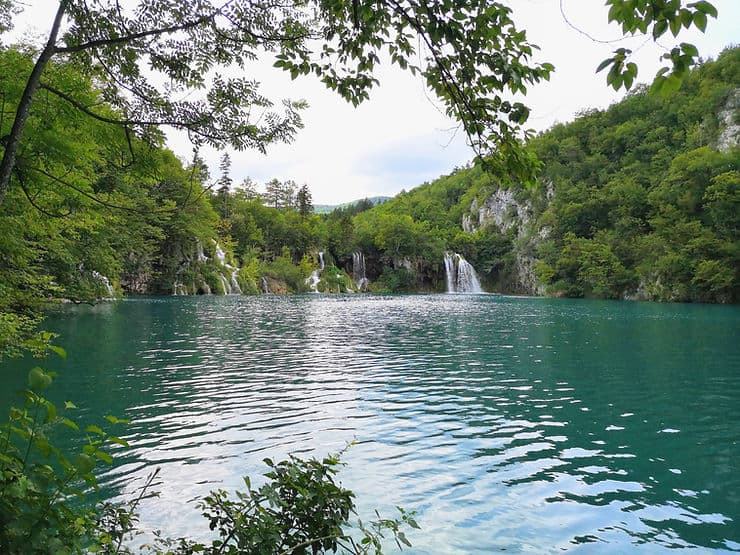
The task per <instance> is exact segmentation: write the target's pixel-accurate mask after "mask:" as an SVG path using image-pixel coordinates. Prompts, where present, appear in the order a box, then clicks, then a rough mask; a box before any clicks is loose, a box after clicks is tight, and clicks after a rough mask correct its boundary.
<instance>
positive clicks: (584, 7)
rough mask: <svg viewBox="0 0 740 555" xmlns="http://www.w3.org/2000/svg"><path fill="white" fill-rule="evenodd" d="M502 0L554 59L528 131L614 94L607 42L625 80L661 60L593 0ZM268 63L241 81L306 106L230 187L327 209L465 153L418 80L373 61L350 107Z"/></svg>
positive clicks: (726, 17) (30, 20)
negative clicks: (260, 188) (280, 194)
mask: <svg viewBox="0 0 740 555" xmlns="http://www.w3.org/2000/svg"><path fill="white" fill-rule="evenodd" d="M505 3H507V4H508V5H510V6H511V8H512V10H513V19H514V21H515V22H516V23H517V25H518V27H519V28H520V29H526V30H527V37H528V39H529V41H530V42H532V43H534V44H536V45H538V46H539V47H540V50H539V51H538V52H537V53H536V55H535V57H534V59H535V61H537V62H550V63H552V64H554V65H555V73H554V75H553V76H552V77H551V79H550V81H549V82H542V83H540V84H538V85H535V86H532V87H530V90H529V91H528V94H527V96H526V97H525V98H523V99H521V100H522V101H523V102H524V103H525V104H527V105H528V106H529V107H530V108H531V110H532V111H531V115H530V119H529V121H528V126H529V127H530V128H532V129H534V130H535V131H544V130H545V129H547V128H548V127H550V126H552V125H553V124H554V123H558V122H567V121H571V120H572V119H573V118H574V117H575V115H576V114H577V113H578V112H580V111H582V110H585V109H590V108H606V107H607V106H609V104H611V103H613V102H615V101H617V100H619V99H620V98H621V97H623V96H624V94H625V93H624V91H619V92H615V91H614V90H613V89H612V88H610V87H608V86H607V84H606V76H605V72H604V73H600V74H596V73H595V69H596V67H597V66H598V64H599V63H600V62H601V61H602V60H604V59H605V58H608V57H609V56H610V54H611V52H612V51H613V50H614V49H616V48H619V47H625V48H631V49H632V50H633V51H634V52H635V53H634V55H633V58H632V59H633V61H635V62H636V63H637V64H638V66H639V68H640V73H639V75H638V79H637V80H638V81H639V82H649V81H650V80H651V79H652V77H653V76H654V75H655V72H656V71H657V70H658V69H659V68H660V67H661V66H662V64H661V63H660V62H661V61H660V56H661V54H663V53H664V52H666V51H667V50H669V49H670V48H671V47H672V46H674V44H675V42H674V41H673V37H672V36H670V34H667V35H668V37H669V38H666V39H665V40H663V39H661V41H660V44H654V43H653V41H652V40H648V41H646V39H645V37H634V38H629V39H623V40H619V42H605V43H602V42H598V41H614V40H618V39H620V38H621V33H620V30H619V27H617V26H616V25H614V24H612V25H608V24H607V8H606V7H605V6H604V3H603V1H602V0H509V1H508V2H505ZM712 3H713V4H714V5H715V7H716V8H717V9H718V11H719V17H718V19H716V20H715V19H710V20H709V24H708V26H707V30H706V32H705V33H704V34H702V33H700V32H699V31H696V30H693V29H692V30H690V31H686V32H684V33H682V34H681V35H679V37H678V41H676V42H690V43H692V44H695V45H696V46H697V47H698V48H699V52H700V54H701V56H702V57H704V58H705V59H706V58H713V57H716V56H717V54H719V52H721V51H722V50H723V49H724V48H725V47H727V46H728V45H731V44H738V43H739V42H740V0H712ZM24 4H27V5H28V8H27V9H26V11H25V13H23V14H21V15H20V16H19V17H18V20H17V24H16V31H15V32H16V33H18V34H20V33H22V32H37V33H43V32H44V31H45V29H47V28H48V27H49V26H50V24H51V19H52V18H53V11H52V10H49V9H48V8H49V6H50V5H52V4H54V5H55V4H56V2H52V0H24ZM561 5H562V12H561ZM563 13H564V14H565V17H564V16H563ZM566 18H567V21H566ZM47 20H48V21H47ZM574 27H575V28H574ZM584 33H585V34H584ZM586 34H588V35H589V36H586ZM594 39H596V40H594ZM271 65H272V61H271V60H262V61H260V62H259V63H257V64H255V66H254V67H250V72H252V73H251V75H250V76H251V77H252V78H255V79H257V80H258V81H260V82H261V83H262V90H263V93H265V94H266V96H268V97H269V98H271V99H272V100H273V101H275V103H276V105H279V101H280V100H281V99H283V98H290V99H293V100H296V99H305V100H306V101H308V104H309V108H308V109H307V110H305V111H303V114H302V115H303V121H304V124H305V127H304V129H302V130H300V131H299V132H298V134H297V136H296V138H295V141H294V142H293V143H291V144H288V145H285V144H276V145H273V146H271V147H270V148H269V149H268V151H267V154H261V153H259V152H256V151H242V152H234V151H229V154H230V156H231V161H232V170H231V177H232V179H233V181H234V182H235V183H239V182H240V181H241V180H242V179H244V178H246V177H250V178H252V179H253V180H255V181H257V182H259V183H264V182H266V181H268V180H270V179H272V178H277V179H280V180H281V181H284V180H288V179H291V180H293V181H295V182H296V183H298V184H299V185H302V184H304V183H305V184H307V185H308V187H309V189H310V190H311V193H312V196H313V201H314V203H315V204H338V203H342V202H347V201H351V200H355V199H360V198H364V197H370V196H376V195H385V196H392V195H394V194H396V193H398V192H400V191H401V190H402V189H406V190H408V189H411V188H413V187H415V186H417V185H420V184H422V183H424V182H426V181H432V180H433V179H435V178H436V177H439V176H440V175H443V174H448V173H450V172H452V171H453V169H454V168H455V167H459V166H463V165H465V164H466V163H467V162H468V161H470V160H471V159H472V158H473V152H472V150H471V149H470V148H469V147H468V146H467V145H466V142H465V134H464V132H463V131H462V130H461V129H459V128H458V126H457V124H456V122H455V121H453V120H451V119H449V118H448V117H446V116H445V115H444V114H443V111H442V110H441V107H440V103H439V102H435V101H434V99H433V98H432V97H431V96H430V94H429V93H428V92H427V91H426V90H425V87H424V84H423V82H422V80H421V79H420V78H419V77H413V76H411V75H410V74H408V73H405V72H403V71H401V70H400V69H398V68H395V67H390V66H388V65H387V66H382V67H381V69H380V71H379V72H378V78H379V80H380V86H379V87H376V88H374V89H373V90H372V91H371V93H370V100H369V101H366V102H364V103H363V104H361V105H360V106H359V107H357V108H354V107H353V106H352V105H351V104H348V103H347V102H346V101H344V100H343V99H341V98H340V97H339V96H338V95H336V94H335V93H332V92H331V91H329V90H328V89H326V88H325V87H324V86H323V85H322V84H321V83H319V82H318V80H316V79H315V78H312V77H311V76H306V77H299V78H298V79H296V80H295V81H292V80H291V79H290V77H289V75H287V74H286V73H285V72H282V71H281V70H277V69H274V68H272V67H271ZM168 145H169V147H170V148H172V150H174V151H175V153H176V154H178V155H179V156H181V157H182V158H184V159H188V158H189V157H190V156H191V152H192V146H191V145H190V144H189V142H188V141H187V138H186V137H185V136H184V135H183V134H181V133H177V132H170V133H168ZM201 154H202V155H203V156H204V157H205V159H206V161H207V163H208V164H209V166H210V168H211V172H212V175H213V176H214V178H215V177H218V162H219V158H220V155H221V154H220V153H219V152H217V151H215V150H214V149H204V150H202V151H201Z"/></svg>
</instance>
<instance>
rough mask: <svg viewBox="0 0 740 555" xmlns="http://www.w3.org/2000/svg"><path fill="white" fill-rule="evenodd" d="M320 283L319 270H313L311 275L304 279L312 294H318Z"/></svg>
mask: <svg viewBox="0 0 740 555" xmlns="http://www.w3.org/2000/svg"><path fill="white" fill-rule="evenodd" d="M320 281H321V278H320V277H319V270H314V271H313V272H311V275H310V276H308V277H307V278H306V283H307V284H308V286H309V287H310V288H311V291H313V292H314V293H318V292H319V282H320Z"/></svg>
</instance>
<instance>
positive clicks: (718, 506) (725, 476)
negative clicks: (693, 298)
mask: <svg viewBox="0 0 740 555" xmlns="http://www.w3.org/2000/svg"><path fill="white" fill-rule="evenodd" d="M76 310H77V312H76V313H74V314H73V315H72V316H70V315H69V314H66V315H65V316H64V317H63V318H59V319H58V321H56V322H55V321H54V320H52V321H51V325H52V326H54V325H56V326H57V331H59V332H60V333H62V334H63V339H64V344H65V346H67V348H68V349H67V350H68V351H69V352H70V359H69V361H68V362H67V365H68V367H69V369H62V372H63V375H69V376H70V377H71V379H70V380H69V381H67V382H66V383H67V385H66V387H67V388H68V390H67V391H64V392H63V393H62V394H63V395H65V396H66V398H74V399H75V400H76V401H77V400H79V393H80V391H81V390H84V391H88V393H89V395H90V401H89V404H90V405H91V407H90V409H89V410H90V412H95V410H97V409H96V408H95V406H94V405H95V403H96V402H97V403H99V404H100V407H102V408H100V407H98V408H99V409H100V411H102V412H104V413H109V412H112V413H114V414H117V415H119V416H126V417H128V418H131V419H132V421H133V422H132V424H131V425H130V426H129V427H128V429H127V431H126V433H125V435H124V437H125V438H126V439H127V440H128V441H129V442H130V444H131V446H132V447H131V449H130V450H127V451H120V452H118V453H120V456H119V458H118V460H119V461H120V462H119V464H118V465H117V466H116V467H115V468H112V469H111V470H110V471H109V472H108V473H107V475H106V476H105V477H104V486H105V488H106V492H107V494H108V495H109V496H111V497H116V496H119V495H130V494H131V492H132V491H134V490H135V488H136V487H138V486H139V485H140V483H141V478H142V477H143V476H145V475H146V474H147V473H148V472H150V471H151V470H152V469H153V468H154V467H155V466H159V467H161V469H162V472H161V476H162V483H161V484H160V490H161V496H160V497H159V498H155V499H149V500H146V502H145V503H144V504H143V506H142V524H143V525H144V526H145V527H149V528H152V529H154V528H158V529H163V530H164V531H165V532H167V533H169V534H185V533H188V534H196V535H197V534H202V535H204V536H205V535H206V534H207V530H205V527H204V526H203V522H202V519H201V518H200V517H199V515H198V511H197V510H196V509H195V508H194V506H193V504H190V505H183V502H184V501H185V500H189V499H195V498H197V497H199V496H202V495H204V494H205V493H207V492H208V491H209V490H210V489H213V488H214V487H225V488H227V489H230V488H236V487H239V486H240V484H241V476H242V475H245V474H250V475H252V476H257V475H258V474H259V473H260V472H262V471H263V470H264V467H263V466H262V463H261V459H262V458H264V457H267V456H269V457H271V458H280V457H282V456H285V455H286V454H287V453H291V452H292V453H297V454H302V455H310V454H318V455H323V454H325V453H326V452H329V451H337V450H339V449H342V448H343V447H344V446H345V445H346V444H347V443H348V442H351V441H356V444H355V445H354V446H353V447H352V448H350V449H349V451H348V452H347V454H346V455H345V460H346V462H347V467H346V468H345V469H344V471H343V472H342V479H343V482H344V483H345V485H347V486H348V487H350V488H351V489H353V490H354V491H355V492H356V493H357V496H358V502H359V504H360V509H361V512H363V513H364V514H365V515H369V514H370V509H371V508H374V507H378V508H380V509H381V512H382V513H383V514H392V513H393V510H394V507H395V506H396V505H401V506H404V507H406V508H409V509H416V510H417V511H418V513H419V519H418V520H419V522H420V524H421V526H422V528H423V531H422V532H421V533H419V534H413V535H412V536H411V539H412V542H413V543H414V548H413V549H412V550H411V553H434V554H445V553H450V554H451V553H490V552H492V551H496V550H506V551H513V552H522V551H529V552H537V553H546V552H558V551H562V550H573V551H578V552H587V553H590V552H597V553H602V552H603V553H612V552H625V551H633V550H636V551H643V552H649V553H653V552H661V551H663V550H668V549H674V548H684V547H700V548H702V549H703V550H719V551H740V534H739V533H738V530H739V529H740V528H739V527H738V525H737V523H738V520H739V519H740V494H739V493H738V492H740V478H739V476H740V472H739V470H740V469H739V468H738V466H737V461H738V460H740V447H739V446H738V439H739V436H738V433H739V432H738V431H739V430H740V406H739V405H738V403H737V399H738V398H739V397H740V347H738V344H737V341H736V339H737V337H736V332H737V329H738V323H739V322H740V311H738V309H737V308H735V307H695V306H688V305H670V306H665V305H663V306H653V305H646V304H640V303H630V304H628V303H597V302H585V301H584V302H570V301H564V300H560V301H552V300H544V299H521V298H507V297H497V296H490V295H487V296H460V295H454V296H419V297H375V296H354V297H322V296H317V295H312V296H306V297H291V298H281V297H262V298H246V297H228V298H187V299H185V298H177V299H171V300H170V299H168V300H164V301H163V300H161V299H137V300H131V301H127V302H122V303H116V304H115V305H112V306H111V307H108V308H107V309H106V310H105V311H102V310H100V311H95V310H94V309H91V310H85V309H76ZM131 322H138V323H139V325H136V326H132V325H131ZM100 330H103V332H102V333H103V337H100V338H98V335H99V334H100V333H101V332H100ZM86 334H89V337H91V338H92V337H95V338H98V339H97V342H96V343H92V341H90V344H89V345H88V346H87V347H85V346H84V345H85V341H87V339H86V337H87V335H86ZM96 334H98V335H96ZM76 342H78V343H80V344H81V345H82V347H78V349H79V348H83V349H85V348H86V349H87V351H85V350H83V351H82V354H85V353H87V352H90V353H94V356H91V357H84V356H75V352H76V349H75V343H76ZM102 368H104V369H105V370H101V369H102ZM72 369H74V370H72ZM80 401H82V400H80ZM78 404H80V403H78ZM83 405H84V403H83ZM81 406H82V405H81ZM100 411H99V412H100ZM257 481H259V480H257Z"/></svg>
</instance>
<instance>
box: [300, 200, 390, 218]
mask: <svg viewBox="0 0 740 555" xmlns="http://www.w3.org/2000/svg"><path fill="white" fill-rule="evenodd" d="M391 198H392V197H383V196H377V197H369V198H364V199H357V200H353V201H350V202H345V203H342V204H315V205H314V207H313V213H314V214H329V213H330V212H333V211H334V210H337V209H340V208H341V209H344V208H351V207H353V206H355V205H357V204H359V203H360V202H363V201H369V202H371V203H372V204H373V205H375V204H383V203H384V202H386V201H388V200H390V199H391Z"/></svg>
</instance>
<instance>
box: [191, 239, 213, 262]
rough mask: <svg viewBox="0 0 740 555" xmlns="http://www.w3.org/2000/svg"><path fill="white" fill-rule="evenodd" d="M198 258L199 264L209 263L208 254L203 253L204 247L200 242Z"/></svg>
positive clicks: (197, 247) (197, 249) (197, 244)
mask: <svg viewBox="0 0 740 555" xmlns="http://www.w3.org/2000/svg"><path fill="white" fill-rule="evenodd" d="M217 246H218V245H217ZM196 257H197V258H196V259H197V260H198V262H207V261H208V257H207V256H206V253H204V252H203V245H201V244H200V241H198V242H197V243H196Z"/></svg>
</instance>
